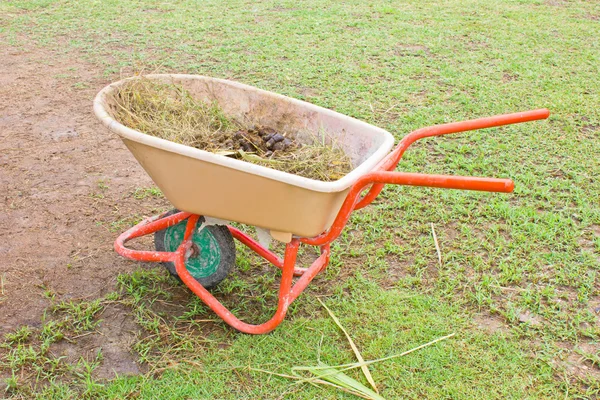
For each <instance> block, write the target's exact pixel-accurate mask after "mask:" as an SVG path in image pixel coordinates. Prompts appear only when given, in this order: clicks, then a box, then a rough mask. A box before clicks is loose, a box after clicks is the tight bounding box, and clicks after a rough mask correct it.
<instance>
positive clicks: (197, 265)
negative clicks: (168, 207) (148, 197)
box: [164, 220, 221, 280]
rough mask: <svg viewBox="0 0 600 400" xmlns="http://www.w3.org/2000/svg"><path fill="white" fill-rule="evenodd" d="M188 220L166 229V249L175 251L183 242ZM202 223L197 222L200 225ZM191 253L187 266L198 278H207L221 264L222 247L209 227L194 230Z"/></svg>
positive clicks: (191, 273)
mask: <svg viewBox="0 0 600 400" xmlns="http://www.w3.org/2000/svg"><path fill="white" fill-rule="evenodd" d="M186 225H187V220H184V221H182V222H180V223H179V224H177V225H173V226H171V227H169V228H167V229H165V238H164V244H165V250H166V251H171V252H173V251H175V250H177V248H178V247H179V245H180V244H181V242H183V237H184V235H185V228H186ZM199 225H200V224H199V223H198V224H196V227H198V226H199ZM192 242H193V244H192V248H191V255H190V256H189V258H188V259H187V261H186V262H185V266H186V268H187V270H188V272H189V273H190V275H192V276H193V277H194V278H195V279H196V280H198V279H200V278H206V277H208V276H211V275H212V274H214V273H215V272H216V271H217V269H218V268H219V265H220V264H221V247H220V246H219V243H218V242H217V240H216V239H215V237H214V236H213V234H212V233H211V232H210V230H209V229H208V228H204V229H202V231H200V232H198V231H197V230H195V231H194V234H193V236H192Z"/></svg>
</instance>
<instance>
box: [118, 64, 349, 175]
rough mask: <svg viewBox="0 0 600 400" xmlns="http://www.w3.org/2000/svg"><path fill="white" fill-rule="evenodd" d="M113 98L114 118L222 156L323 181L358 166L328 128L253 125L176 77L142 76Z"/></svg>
mask: <svg viewBox="0 0 600 400" xmlns="http://www.w3.org/2000/svg"><path fill="white" fill-rule="evenodd" d="M109 103H110V104H111V105H112V106H114V109H113V107H109V108H110V112H111V113H112V114H113V118H114V119H115V120H117V121H118V122H120V123H121V124H123V125H125V126H127V127H129V128H131V129H134V130H137V131H139V132H143V133H146V134H148V135H152V136H156V137H159V138H161V139H166V140H169V141H172V142H175V143H180V144H183V145H186V146H190V147H195V148H197V149H200V150H205V151H209V152H212V153H215V154H218V155H221V156H225V157H232V158H236V159H239V160H243V161H246V162H250V163H253V164H258V165H262V166H264V167H268V168H273V169H276V170H280V171H284V172H289V173H291V174H295V175H299V176H303V177H306V178H310V179H317V180H321V181H334V180H337V179H340V178H342V177H343V176H344V175H346V174H348V173H349V172H350V171H351V170H352V168H353V166H352V162H351V160H350V157H348V155H346V153H344V151H343V150H342V149H341V148H340V146H339V145H338V143H335V142H334V141H332V140H331V139H330V138H329V137H328V136H327V135H326V134H325V133H324V132H312V133H310V134H305V135H303V139H302V140H301V139H299V138H298V137H297V135H296V134H297V132H283V131H282V132H278V131H277V130H275V129H273V128H272V127H269V126H260V125H254V124H252V125H250V126H248V124H243V123H241V122H239V121H237V120H235V119H234V118H232V117H230V116H227V115H225V113H224V112H223V110H222V109H221V107H220V106H219V104H217V103H216V102H213V103H210V102H206V101H204V100H203V99H197V98H194V96H193V95H192V93H190V92H189V91H188V90H186V89H185V88H184V87H182V86H181V85H178V84H176V83H166V82H162V81H158V80H155V79H150V78H146V77H145V76H138V77H135V78H134V79H131V80H128V81H126V82H125V83H124V84H122V85H121V86H119V87H118V89H117V90H116V91H115V92H114V93H113V95H112V97H111V98H110V100H109Z"/></svg>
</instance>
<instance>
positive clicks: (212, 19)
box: [0, 0, 600, 399]
mask: <svg viewBox="0 0 600 400" xmlns="http://www.w3.org/2000/svg"><path fill="white" fill-rule="evenodd" d="M0 40H1V41H3V42H4V43H7V44H9V45H10V46H13V47H19V46H30V45H31V44H32V43H33V44H34V45H38V46H43V47H45V48H47V49H50V50H55V51H57V52H63V53H66V54H73V57H81V56H84V57H85V58H86V60H87V61H88V62H90V63H93V64H95V65H99V66H101V68H102V70H103V71H104V74H105V76H106V79H107V82H108V81H110V80H117V79H118V77H119V71H121V69H122V68H129V70H132V69H133V70H141V69H144V70H145V71H154V70H158V71H161V72H163V71H164V72H181V73H194V74H203V75H209V76H214V77H220V78H226V79H234V80H238V81H240V82H243V83H247V84H250V85H253V86H257V87H260V88H263V89H266V90H271V91H274V92H278V93H281V94H285V95H288V96H292V97H295V98H299V99H303V100H307V101H309V102H312V103H314V104H317V105H321V106H324V107H327V108H331V109H334V110H336V111H338V112H341V113H343V114H347V115H350V116H353V117H356V118H359V119H362V120H365V121H367V122H369V123H372V124H374V125H377V126H380V127H382V128H384V129H387V130H388V131H390V132H392V133H393V134H394V135H395V136H396V138H397V139H400V138H402V137H403V136H404V135H406V134H407V133H408V132H410V131H411V130H414V129H416V128H419V127H423V126H428V125H433V124H437V123H444V122H451V121H459V120H463V119H470V118H478V117H484V116H490V115H494V114H501V113H509V112H516V111H524V110H528V109H534V108H544V107H545V108H548V109H550V111H551V113H552V115H551V117H550V118H549V119H548V120H547V121H542V122H532V123H527V124H521V125H513V126H508V127H504V128H498V129H492V130H484V131H478V132H472V133H468V134H461V135H456V136H453V137H444V138H437V139H436V138H433V139H427V140H425V141H422V142H419V144H417V145H415V146H413V147H412V148H411V150H409V151H408V152H407V154H406V155H405V157H404V159H403V161H402V162H401V164H400V166H399V169H401V170H403V171H413V172H429V173H447V174H457V175H474V176H490V177H510V178H512V179H514V181H515V185H516V189H515V192H514V193H513V194H508V195H507V194H490V193H476V192H463V191H445V190H435V189H424V188H411V187H388V188H386V189H385V190H384V191H383V192H382V194H381V195H380V197H379V198H378V200H376V201H375V202H374V203H373V204H372V205H371V206H370V207H368V208H366V209H364V210H362V211H359V212H356V213H355V214H354V215H353V217H352V218H351V220H350V223H349V225H348V226H347V228H346V230H345V232H344V233H343V235H342V236H341V237H340V239H339V240H338V241H337V242H335V243H334V245H333V246H332V254H333V257H332V262H331V265H330V267H328V269H327V270H326V272H324V273H323V274H322V275H321V276H320V277H317V278H316V279H315V281H314V283H313V284H312V285H311V286H310V287H309V289H308V290H307V292H305V293H304V294H303V295H301V296H300V297H299V299H298V300H297V301H296V303H294V304H293V306H292V308H291V311H290V313H289V314H288V317H287V318H286V320H285V321H284V322H283V323H282V325H281V326H280V327H279V328H278V329H277V330H276V331H275V332H274V333H272V334H269V335H265V336H249V335H244V334H239V333H236V332H233V331H232V330H231V329H230V328H228V327H227V326H226V325H225V324H223V323H221V322H208V323H205V322H202V321H203V320H206V319H211V320H214V319H215V316H214V314H213V313H211V312H210V311H207V309H206V308H205V307H204V306H203V305H202V304H201V303H200V302H198V301H197V300H196V299H195V298H194V297H193V296H187V297H186V301H187V303H188V304H187V305H186V312H184V313H183V314H180V315H176V316H175V315H172V314H169V313H168V312H167V311H165V309H164V308H161V306H160V305H161V304H165V303H169V302H173V301H177V302H180V301H181V300H180V299H178V300H174V299H173V293H174V291H177V290H181V289H178V288H177V286H178V285H177V283H176V282H174V281H173V280H172V279H171V278H169V277H168V276H167V274H166V272H164V271H162V270H161V269H158V268H157V269H148V268H146V267H142V265H141V263H140V269H139V271H137V272H135V273H133V274H130V275H121V276H120V277H119V287H118V288H117V291H116V292H115V293H113V294H111V295H109V296H107V297H104V298H101V299H96V300H91V301H89V302H86V303H80V304H74V303H59V302H57V303H56V304H55V305H54V306H53V311H54V312H58V313H62V314H64V315H65V316H66V317H65V319H63V320H62V321H63V325H62V326H60V327H57V326H56V323H55V322H54V324H55V325H52V324H53V322H51V321H50V322H47V323H46V324H45V325H43V326H42V328H26V327H25V328H23V329H22V330H21V331H18V332H16V333H15V334H13V335H11V336H10V337H6V338H5V339H4V343H3V346H4V347H5V348H8V349H10V352H8V353H6V354H7V355H6V356H5V357H4V358H3V359H2V360H1V361H0V363H1V364H0V369H1V368H6V369H9V370H12V371H13V372H15V371H16V372H17V373H16V374H13V378H11V380H9V382H8V386H9V388H8V389H7V391H6V392H5V394H6V395H7V396H8V395H11V396H15V397H17V398H18V397H23V398H30V397H35V396H39V397H40V398H76V397H79V396H86V397H91V398H96V397H100V398H115V399H116V398H149V399H151V398H156V399H159V398H160V399H180V398H190V399H191V398H194V399H196V398H231V399H234V398H248V399H256V398H264V399H271V398H286V399H288V398H289V399H304V398H331V399H334V398H335V399H337V398H348V399H351V398H355V397H354V396H352V395H349V394H345V393H342V392H339V391H337V390H336V389H333V388H322V387H313V386H310V385H307V384H304V385H297V384H295V383H294V382H293V381H291V380H288V379H286V378H282V377H277V376H272V375H268V374H265V373H261V372H257V371H254V370H252V368H262V369H266V370H269V371H273V372H278V373H283V374H289V373H290V369H291V367H293V366H299V365H316V363H317V357H318V356H319V357H320V359H321V360H323V361H324V362H326V363H327V364H329V365H334V364H342V363H348V362H353V361H354V357H353V354H352V351H351V350H350V347H349V345H348V343H347V341H346V340H345V338H344V336H343V334H342V333H341V332H340V331H339V330H338V329H337V327H336V326H335V324H334V323H333V321H332V320H331V318H330V317H329V316H328V314H327V312H326V311H325V310H324V309H323V308H322V307H321V305H320V304H319V302H318V301H317V300H316V298H315V297H316V296H321V299H322V300H323V301H324V302H325V303H326V304H327V306H328V307H329V308H330V309H332V310H333V311H334V312H335V313H336V315H337V316H338V317H339V318H340V320H341V322H342V324H343V325H344V326H345V327H346V328H347V329H348V331H349V333H350V335H351V336H352V337H353V339H354V341H355V342H356V344H357V346H358V347H359V348H360V349H361V352H362V355H363V357H364V358H365V359H375V358H380V357H385V356H388V355H392V354H397V353H401V352H403V351H405V350H409V349H411V348H413V347H416V346H418V345H421V344H424V343H427V342H429V341H431V340H434V339H436V338H438V337H440V336H444V335H447V334H450V333H453V332H456V335H455V336H453V337H452V338H449V339H447V340H444V341H442V342H439V343H437V344H435V345H432V346H430V347H427V348H425V349H422V350H419V351H417V352H414V353H411V354H410V355H407V356H405V357H402V358H398V359H394V360H390V361H386V362H383V363H377V364H375V365H373V366H372V367H371V372H372V374H373V377H374V380H375V382H377V383H378V386H379V388H380V390H381V394H382V396H384V397H385V398H388V399H395V398H423V397H425V398H499V399H500V398H597V397H598V396H600V276H599V274H600V79H599V77H600V3H599V2H596V1H560V0H557V1H549V0H548V1H535V0H532V1H526V0H513V1H492V0H480V1H468V0H467V1H459V0H449V1H445V2H433V1H426V2H423V1H415V0H411V1H408V0H405V1H394V2H392V1H384V0H374V1H371V2H364V1H347V2H323V1H316V0H307V1H293V2H292V1H263V2H256V3H255V2H251V1H229V2H217V1H193V0H183V1H178V2H170V3H165V2H159V1H151V0H137V1H131V2H130V1H123V0H105V1H94V0H82V1H77V2H73V1H67V0H28V1H25V0H14V1H4V2H1V3H0ZM90 112H91V99H90ZM148 190H150V191H151V190H152V189H148ZM166 206H167V204H166V200H165V207H166ZM143 212H144V210H140V213H143ZM432 223H433V224H434V226H435V231H436V233H437V237H438V240H439V244H440V249H441V253H442V257H443V263H442V264H441V265H439V264H438V259H437V253H436V249H435V246H434V242H433V239H432V232H431V224H432ZM123 228H124V227H123ZM119 230H120V229H119ZM259 265H263V263H261V261H259V260H258V259H257V258H256V257H255V256H253V255H251V254H249V253H248V252H247V251H243V250H242V249H240V251H239V252H238V271H237V272H235V273H234V274H233V275H231V276H230V277H229V278H228V279H227V280H226V281H224V282H223V283H222V284H221V285H220V286H219V287H218V288H217V289H216V293H217V295H218V296H219V298H220V299H222V300H223V302H224V303H225V304H226V305H228V306H230V307H232V308H234V309H235V310H236V312H237V313H238V314H239V315H242V316H245V317H247V318H248V320H253V321H262V320H265V319H267V318H268V317H269V316H270V314H272V312H273V309H274V306H275V300H276V285H275V284H274V282H276V281H278V275H277V273H274V272H272V270H269V272H267V270H266V269H265V268H262V267H259ZM111 302H113V303H114V302H118V303H119V304H122V305H124V306H126V307H127V308H128V309H129V310H131V312H132V313H133V314H134V315H135V316H136V319H137V322H138V324H139V325H140V327H141V329H142V330H143V331H144V332H145V333H144V334H143V335H141V336H140V337H139V338H138V339H139V340H138V341H137V342H136V343H133V344H132V352H134V353H135V354H136V355H138V356H139V358H140V360H142V361H143V362H144V363H145V365H146V366H147V368H148V373H146V374H144V375H142V376H136V377H117V378H116V379H114V380H112V381H109V382H105V381H96V380H95V379H94V378H93V369H94V367H95V365H97V363H98V362H101V358H102V356H101V354H99V355H98V358H97V360H82V362H81V364H80V365H76V366H72V367H71V368H64V367H62V366H60V365H59V364H60V361H57V360H53V359H52V357H51V356H50V355H48V354H47V353H46V351H45V350H44V346H49V344H50V343H52V342H53V341H57V340H60V338H59V336H57V335H55V333H56V332H58V331H60V329H63V330H65V331H66V330H68V331H70V332H79V333H82V332H88V331H90V330H91V329H93V326H94V324H98V323H101V322H102V321H101V318H102V317H101V316H99V315H100V313H99V310H101V309H102V307H104V306H105V305H106V304H108V303H111ZM207 326H208V327H207ZM46 350H47V348H46ZM52 363H55V364H56V365H57V367H55V368H51V367H50V366H51V365H54V364H52ZM583 367H585V368H583ZM24 368H28V369H35V368H38V370H40V371H42V370H43V371H44V373H43V374H38V375H37V376H38V378H39V379H40V381H41V380H44V382H48V381H49V382H50V384H49V385H45V386H44V385H37V386H32V383H31V381H20V380H19V373H18V372H19V371H21V370H22V369H24ZM352 376H354V377H355V378H357V379H362V375H359V374H358V373H352ZM364 382H365V383H366V381H364Z"/></svg>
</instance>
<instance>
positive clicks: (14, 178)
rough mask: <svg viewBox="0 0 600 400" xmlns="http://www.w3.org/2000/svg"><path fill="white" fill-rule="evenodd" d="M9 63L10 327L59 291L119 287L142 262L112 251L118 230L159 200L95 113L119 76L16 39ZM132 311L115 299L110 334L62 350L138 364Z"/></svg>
mask: <svg viewBox="0 0 600 400" xmlns="http://www.w3.org/2000/svg"><path fill="white" fill-rule="evenodd" d="M0 71H2V73H1V74H0V98H2V99H3V102H2V103H1V105H0V169H1V171H2V172H1V174H0V193H1V203H0V208H1V209H2V211H1V212H0V237H1V239H0V274H1V278H2V293H1V297H0V321H2V324H0V335H2V336H3V335H4V334H5V333H7V332H10V331H12V330H14V329H16V328H18V327H19V326H21V325H29V326H32V327H39V326H40V325H41V324H42V313H43V311H44V310H45V308H46V307H48V306H49V304H50V300H49V298H52V297H56V298H58V299H62V300H75V299H88V298H89V299H94V298H98V297H100V296H102V295H104V294H106V293H108V292H110V291H112V290H114V288H115V283H116V277H117V275H118V274H119V273H120V272H126V271H131V270H132V269H133V267H134V264H133V263H130V262H128V261H127V260H124V259H122V258H120V257H118V256H117V255H116V254H115V253H114V251H113V250H112V242H113V240H114V238H115V235H116V234H117V231H119V230H121V229H122V228H124V227H125V226H127V225H129V224H130V223H131V221H130V219H129V217H132V216H134V211H133V207H135V209H137V210H147V211H148V212H149V213H150V212H152V211H153V208H154V207H155V206H156V205H157V202H156V201H155V202H154V203H152V200H151V199H140V198H139V197H140V196H134V195H133V194H134V193H135V191H136V189H138V192H139V188H144V187H147V186H149V185H151V180H150V179H149V178H148V177H147V176H146V174H145V173H144V171H143V170H142V168H141V167H139V166H138V164H137V162H136V161H135V160H134V159H133V157H131V156H130V154H129V152H128V151H127V150H126V149H125V147H124V146H123V145H122V143H121V141H120V140H119V139H118V138H117V137H116V136H114V135H111V134H109V132H107V130H106V129H104V128H103V127H102V126H101V125H100V124H99V123H98V122H97V121H96V119H95V117H94V115H93V113H92V99H93V97H94V95H95V94H96V93H97V91H98V90H99V89H100V88H101V87H102V86H104V85H105V84H107V83H108V82H109V80H108V79H103V80H100V79H98V76H100V75H101V74H100V73H99V71H97V70H96V69H95V68H94V67H93V66H91V65H88V64H85V63H82V62H81V61H77V59H76V58H74V57H70V58H69V60H68V62H66V60H65V59H64V58H63V57H62V56H60V55H56V54H53V53H51V52H45V51H42V50H34V49H30V50H27V51H23V50H16V49H11V48H4V49H2V53H1V56H0ZM136 197H138V198H136ZM140 203H143V204H144V205H143V206H140ZM160 203H161V204H164V201H160ZM120 220H124V221H125V222H124V223H123V226H119V224H117V226H115V223H114V222H113V221H120ZM129 314H130V313H128V312H127V311H126V310H125V309H123V308H114V307H109V308H107V309H106V310H105V311H104V313H103V315H102V322H101V323H100V325H99V328H98V331H99V333H100V334H96V335H90V336H87V337H85V338H82V339H81V340H78V341H74V342H72V343H68V342H64V343H63V344H61V348H60V349H57V350H58V352H59V354H60V353H61V352H62V353H64V354H66V355H69V354H77V355H78V357H79V356H80V355H82V354H85V353H86V352H94V351H97V349H98V348H100V347H102V348H103V352H104V355H105V364H106V366H105V367H103V368H101V369H100V370H99V373H100V375H103V376H105V377H109V376H114V372H113V369H114V370H115V371H116V372H118V373H137V372H138V367H137V365H136V364H135V362H134V360H135V359H136V357H134V356H133V355H132V354H131V353H130V345H131V340H132V339H131V338H132V331H133V330H135V329H136V327H135V324H134V323H133V319H132V317H131V316H130V315H129Z"/></svg>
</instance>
